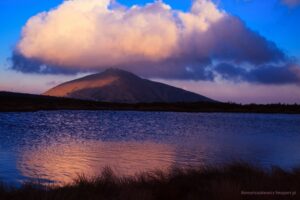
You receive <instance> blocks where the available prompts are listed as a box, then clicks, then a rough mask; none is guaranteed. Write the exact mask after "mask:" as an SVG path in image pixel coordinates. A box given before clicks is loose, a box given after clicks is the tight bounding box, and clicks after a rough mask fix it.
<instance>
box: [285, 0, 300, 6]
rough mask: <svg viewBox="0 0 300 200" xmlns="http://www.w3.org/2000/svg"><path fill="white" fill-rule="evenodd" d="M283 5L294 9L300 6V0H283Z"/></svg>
mask: <svg viewBox="0 0 300 200" xmlns="http://www.w3.org/2000/svg"><path fill="white" fill-rule="evenodd" d="M282 3H283V4H285V5H287V6H290V7H294V6H298V5H299V4H300V0H282Z"/></svg>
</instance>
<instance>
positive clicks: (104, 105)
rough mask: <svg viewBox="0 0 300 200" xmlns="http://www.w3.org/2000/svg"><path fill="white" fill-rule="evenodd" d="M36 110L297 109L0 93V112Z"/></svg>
mask: <svg viewBox="0 0 300 200" xmlns="http://www.w3.org/2000/svg"><path fill="white" fill-rule="evenodd" d="M39 110H114V111H122V110H134V111H172V112H235V113H289V114H299V113H300V105H282V104H270V105H255V104H249V105H240V104H232V103H218V102H203V101H202V102H193V103H186V102H182V103H135V104H128V103H108V102H97V101H87V100H78V99H71V98H62V97H50V96H43V95H32V94H21V93H12V92H0V112H23V111H26V112H28V111H30V112H31V111H39Z"/></svg>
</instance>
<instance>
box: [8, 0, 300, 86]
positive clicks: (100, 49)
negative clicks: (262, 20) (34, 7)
mask: <svg viewBox="0 0 300 200" xmlns="http://www.w3.org/2000/svg"><path fill="white" fill-rule="evenodd" d="M12 61H13V69H15V70H17V71H22V72H37V73H70V72H78V71H81V72H88V71H101V70H104V69H106V68H108V67H117V68H122V69H125V70H130V71H132V72H135V73H137V74H139V75H142V76H147V77H157V78H169V79H195V80H216V79H217V78H218V77H221V78H224V79H233V80H235V77H234V76H230V75H231V74H229V75H228V73H227V72H228V71H230V70H232V68H237V69H238V70H236V71H237V72H238V73H241V74H240V75H239V76H240V77H241V78H242V80H243V81H248V82H261V83H267V84H278V83H279V84H280V83H299V82H300V78H299V77H298V75H297V74H296V73H295V71H296V70H294V68H292V67H291V66H292V65H293V66H296V68H297V69H298V68H299V66H298V65H297V64H295V63H290V61H288V56H286V55H285V54H284V53H283V52H282V51H281V50H280V49H278V47H277V46H276V44H274V43H273V42H271V41H269V40H267V39H266V38H264V37H263V36H261V35H259V34H258V33H256V32H254V31H252V30H250V29H249V28H248V27H247V26H246V25H245V24H244V23H243V22H242V21H241V20H240V19H238V18H237V17H234V16H231V15H230V14H228V13H226V12H225V11H223V10H221V9H219V8H218V7H217V6H216V5H215V4H214V3H213V2H212V1H210V0H195V1H194V3H193V5H192V7H191V9H190V11H188V12H183V11H179V10H174V9H172V7H171V6H169V5H167V4H165V3H164V2H162V1H155V2H153V3H148V4H146V5H144V6H137V5H134V6H132V7H125V6H122V5H120V4H117V3H116V2H111V1H110V0H72V1H64V2H63V3H62V4H61V5H60V6H58V7H57V8H54V9H52V10H50V11H48V12H42V13H39V14H37V15H35V16H33V17H31V18H30V19H29V20H28V22H27V23H26V25H25V26H24V28H23V31H22V37H21V39H20V41H19V43H18V44H17V47H16V49H15V51H14V54H13V57H12ZM220 63H225V64H226V66H227V67H226V66H225V68H226V69H224V67H223V69H222V70H219V64H220ZM259 68H263V69H264V70H262V71H261V70H258V69H259ZM273 69H274V70H273ZM278 69H280V70H278ZM272 70H273V71H272ZM237 72H235V74H236V73H237ZM268 72H272V74H273V75H274V76H275V77H276V80H274V81H273V80H265V77H261V76H262V75H263V74H265V73H268ZM224 73H225V74H224ZM226 73H227V74H226ZM281 73H283V74H285V76H284V77H283V79H282V80H281V77H280V74H281ZM235 74H234V75H235ZM225 75H226V76H225ZM289 77H291V80H286V79H289ZM271 79H272V78H271Z"/></svg>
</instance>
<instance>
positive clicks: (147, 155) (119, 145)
mask: <svg viewBox="0 0 300 200" xmlns="http://www.w3.org/2000/svg"><path fill="white" fill-rule="evenodd" d="M174 152H175V151H174V149H173V148H172V146H170V145H166V144H157V143H151V142H142V143H140V142H139V143H137V142H101V141H84V142H82V141H81V142H76V141H67V142H65V143H63V144H62V143H60V144H52V145H50V146H48V147H45V146H40V147H39V148H36V149H28V150H24V151H23V152H22V154H21V156H20V159H19V160H18V164H17V166H18V169H19V170H20V171H21V173H22V174H23V175H24V176H26V177H28V178H30V179H40V180H41V181H43V180H44V181H47V182H49V181H55V183H58V184H65V183H70V182H72V181H73V180H74V178H76V177H77V176H78V175H81V174H84V175H86V176H88V177H93V176H96V175H99V174H100V173H101V169H103V168H104V167H106V166H109V167H111V168H112V169H113V170H114V171H115V172H116V173H117V174H118V175H134V174H136V173H139V172H144V171H150V170H156V169H161V170H166V169H168V168H170V167H171V166H172V164H173V162H174V156H175V155H174Z"/></svg>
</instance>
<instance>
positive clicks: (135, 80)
mask: <svg viewBox="0 0 300 200" xmlns="http://www.w3.org/2000/svg"><path fill="white" fill-rule="evenodd" d="M43 95H47V96H56V97H69V98H75V99H83V100H93V101H103V102H118V103H140V102H143V103H150V102H167V103H171V102H214V100H212V99H209V98H207V97H205V96H201V95H199V94H196V93H192V92H189V91H186V90H183V89H179V88H176V87H172V86H169V85H166V84H163V83H158V82H154V81H150V80H147V79H143V78H140V77H138V76H136V75H135V74H133V73H130V72H127V71H124V70H120V69H108V70H106V71H104V72H102V73H97V74H93V75H89V76H86V77H83V78H80V79H76V80H73V81H69V82H66V83H63V84H61V85H58V86H56V87H54V88H52V89H50V90H49V91H47V92H45V93H44V94H43Z"/></svg>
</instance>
